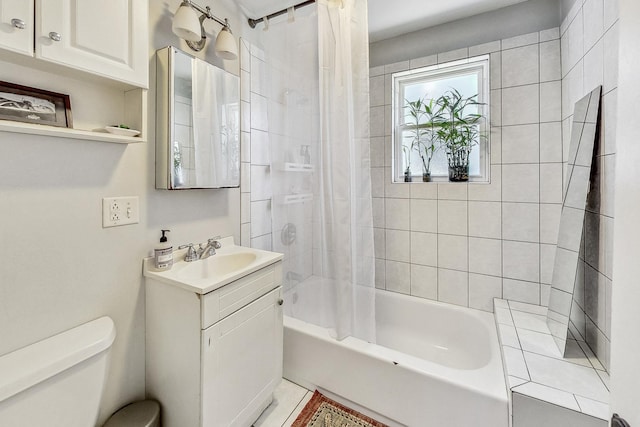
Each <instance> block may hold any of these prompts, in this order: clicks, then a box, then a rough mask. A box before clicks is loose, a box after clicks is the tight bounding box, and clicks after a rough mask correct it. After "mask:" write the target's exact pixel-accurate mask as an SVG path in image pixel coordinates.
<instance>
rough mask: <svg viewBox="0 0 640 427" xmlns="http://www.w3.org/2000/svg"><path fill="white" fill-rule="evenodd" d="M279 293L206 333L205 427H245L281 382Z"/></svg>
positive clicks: (276, 290) (209, 329)
mask: <svg viewBox="0 0 640 427" xmlns="http://www.w3.org/2000/svg"><path fill="white" fill-rule="evenodd" d="M281 289H282V288H280V287H278V288H276V289H274V290H273V291H271V292H269V293H268V294H266V295H264V296H263V297H261V298H259V299H257V300H256V301H254V302H252V303H251V304H249V305H247V306H245V307H243V308H241V309H240V310H238V311H236V312H235V313H233V314H231V315H229V316H227V317H225V318H224V319H222V320H220V321H219V322H218V323H216V324H214V325H213V326H211V327H209V328H208V329H205V330H204V331H202V426H203V427H234V426H242V427H246V426H247V425H251V423H252V422H253V421H255V420H254V419H251V418H253V417H254V416H255V417H257V416H258V415H259V414H256V411H258V410H260V409H262V407H261V405H262V404H263V403H264V402H265V400H267V399H268V398H269V397H270V396H271V394H272V393H273V390H274V389H275V387H276V386H277V385H278V384H279V382H280V380H281V378H282V306H281V305H280V304H279V300H280V297H281Z"/></svg>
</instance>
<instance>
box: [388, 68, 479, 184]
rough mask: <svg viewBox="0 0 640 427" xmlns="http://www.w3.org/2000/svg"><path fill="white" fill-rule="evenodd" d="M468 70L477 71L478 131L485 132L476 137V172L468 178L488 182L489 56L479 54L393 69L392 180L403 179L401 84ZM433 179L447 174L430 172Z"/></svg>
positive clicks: (442, 180) (399, 180)
mask: <svg viewBox="0 0 640 427" xmlns="http://www.w3.org/2000/svg"><path fill="white" fill-rule="evenodd" d="M470 70H474V71H476V72H477V74H478V102H480V103H481V104H484V105H482V106H481V107H480V108H481V110H480V111H481V113H482V115H483V116H484V120H482V121H481V123H480V132H481V134H482V135H485V138H482V139H481V140H480V141H479V144H478V148H479V150H480V164H479V167H480V175H470V176H469V182H489V181H490V170H491V167H490V164H491V141H490V131H489V130H490V129H491V126H490V123H491V122H490V111H491V108H490V98H491V97H490V94H491V90H490V89H491V88H490V84H489V82H490V56H489V55H481V56H475V57H471V58H466V59H461V60H456V61H449V62H443V63H441V64H437V65H431V66H427V67H419V68H413V69H410V70H407V71H401V72H397V73H393V74H392V75H391V83H392V85H391V86H392V88H393V89H392V90H393V92H392V94H391V102H392V106H391V108H392V111H391V116H392V123H391V146H392V150H393V152H392V153H391V154H392V166H391V168H392V171H391V176H392V182H393V183H402V182H404V170H403V167H402V166H403V165H402V163H403V157H402V133H403V132H404V131H406V130H407V129H408V127H409V125H406V124H405V123H404V116H405V113H404V101H405V100H404V98H403V96H404V90H403V87H404V86H407V85H408V84H414V83H416V82H419V81H433V80H437V79H438V77H441V78H445V77H453V76H456V75H461V74H468V73H469V71H470ZM416 172H417V171H412V177H413V178H417V180H418V181H421V180H422V179H421V177H422V170H420V171H418V173H419V174H416ZM431 180H432V181H433V182H448V181H449V180H448V176H447V175H432V176H431Z"/></svg>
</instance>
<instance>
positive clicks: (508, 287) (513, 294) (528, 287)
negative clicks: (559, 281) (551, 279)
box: [502, 278, 540, 304]
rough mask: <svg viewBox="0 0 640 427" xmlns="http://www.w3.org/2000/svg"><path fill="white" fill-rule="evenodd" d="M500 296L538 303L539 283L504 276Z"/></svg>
mask: <svg viewBox="0 0 640 427" xmlns="http://www.w3.org/2000/svg"><path fill="white" fill-rule="evenodd" d="M502 296H503V298H504V299H508V300H512V301H520V302H526V303H528V304H539V303H540V284H538V283H534V282H525V281H522V280H513V279H507V278H504V279H502Z"/></svg>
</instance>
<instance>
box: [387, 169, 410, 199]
mask: <svg viewBox="0 0 640 427" xmlns="http://www.w3.org/2000/svg"><path fill="white" fill-rule="evenodd" d="M410 187H411V185H407V184H405V183H404V182H400V183H394V182H393V180H392V176H391V168H387V167H386V168H384V195H385V197H393V198H396V199H408V198H409V189H410Z"/></svg>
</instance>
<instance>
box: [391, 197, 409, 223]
mask: <svg viewBox="0 0 640 427" xmlns="http://www.w3.org/2000/svg"><path fill="white" fill-rule="evenodd" d="M385 227H386V228H390V229H394V230H409V199H391V198H387V199H386V203H385Z"/></svg>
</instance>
